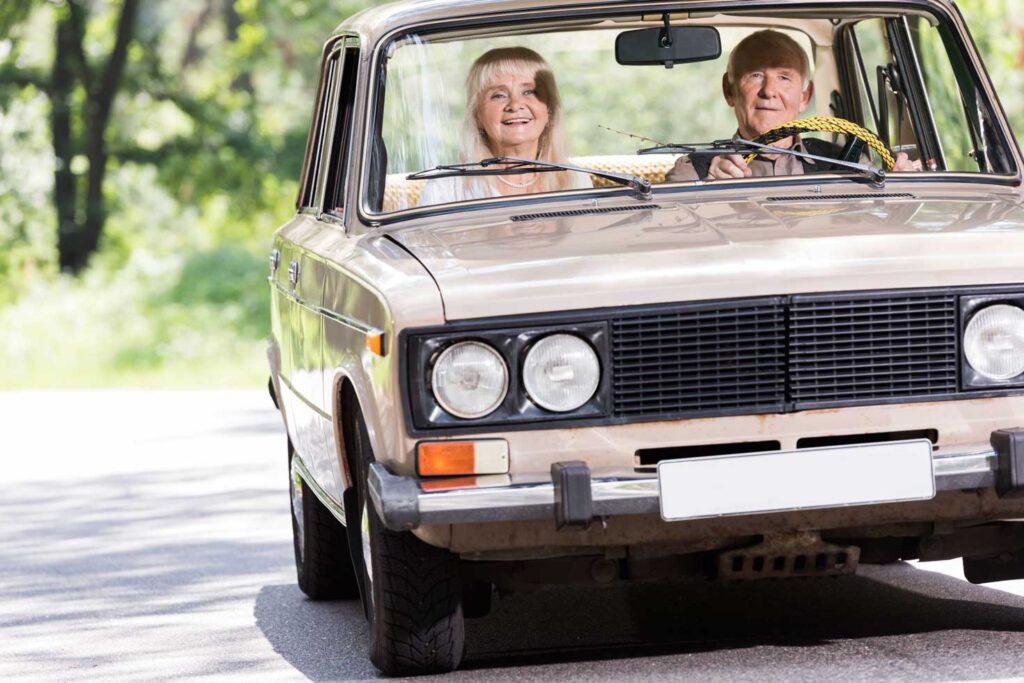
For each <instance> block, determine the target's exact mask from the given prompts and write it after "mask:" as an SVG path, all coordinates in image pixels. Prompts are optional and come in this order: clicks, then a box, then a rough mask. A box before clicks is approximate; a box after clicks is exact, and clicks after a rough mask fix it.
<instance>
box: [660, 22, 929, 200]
mask: <svg viewBox="0 0 1024 683" xmlns="http://www.w3.org/2000/svg"><path fill="white" fill-rule="evenodd" d="M722 93H723V94H724V95H725V101H726V102H727V103H728V104H729V106H730V107H732V108H733V111H734V112H735V113H736V122H737V124H739V127H738V129H737V132H736V135H737V136H739V137H741V138H744V139H746V140H753V139H754V138H756V137H757V136H758V135H761V134H762V133H765V132H767V131H768V130H770V129H772V128H774V127H776V126H779V125H781V124H783V123H786V122H788V121H792V120H793V119H797V118H800V114H801V113H803V111H804V110H805V109H807V105H808V104H809V103H810V101H811V96H812V95H813V94H814V83H813V82H811V79H810V64H809V63H808V59H807V55H806V54H805V53H804V51H803V48H801V47H800V46H799V45H798V44H797V42H796V41H795V40H793V39H792V38H790V37H789V36H787V35H786V34H784V33H780V32H779V31H771V30H764V31H757V32H756V33H752V34H750V35H749V36H747V37H746V38H744V39H743V40H741V41H740V42H739V44H738V45H737V46H736V48H735V49H734V50H733V51H732V54H731V55H729V66H728V70H727V71H726V73H725V74H723V75H722ZM772 146H774V147H782V148H786V149H789V148H792V149H794V150H796V151H801V152H805V153H808V154H814V155H817V156H826V157H828V156H831V157H836V156H838V155H839V152H840V148H839V147H837V146H836V145H833V144H832V143H830V142H825V141H822V140H810V139H808V140H806V141H805V140H801V139H800V136H798V135H794V136H792V137H788V138H784V139H782V140H779V141H777V142H774V143H772ZM829 170H831V168H830V165H829V164H824V163H823V162H814V161H813V160H810V159H801V158H800V157H796V156H791V155H788V154H766V155H760V156H758V157H757V158H755V159H754V160H753V161H751V162H750V164H749V165H748V164H746V163H745V162H744V160H743V157H742V156H740V155H738V154H725V155H720V156H716V157H713V158H710V159H708V157H697V156H695V157H694V158H693V159H692V160H691V159H690V158H689V157H685V156H684V157H681V158H680V159H679V161H677V162H676V165H675V167H674V168H673V169H672V170H671V171H670V172H669V174H668V177H667V178H666V179H667V180H668V181H670V182H679V181H687V180H697V179H706V180H713V179H724V178H747V177H751V176H755V177H761V176H775V175H798V174H803V173H813V172H815V171H821V172H824V171H829ZM893 170H894V171H910V170H914V167H913V165H912V164H911V163H910V161H909V159H908V158H907V155H906V154H903V153H900V154H899V155H897V157H896V166H895V168H894V169H893Z"/></svg>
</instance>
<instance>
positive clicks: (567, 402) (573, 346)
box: [523, 334, 601, 413]
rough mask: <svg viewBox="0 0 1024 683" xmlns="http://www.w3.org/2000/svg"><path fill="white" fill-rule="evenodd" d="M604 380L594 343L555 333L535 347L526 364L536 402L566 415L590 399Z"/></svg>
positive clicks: (526, 376)
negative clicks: (593, 346)
mask: <svg viewBox="0 0 1024 683" xmlns="http://www.w3.org/2000/svg"><path fill="white" fill-rule="evenodd" d="M600 380H601V364H600V363H599V362H598V360H597V354H596V353H594V349H592V348H591V347H590V344H588V343H587V342H585V341H583V340H582V339H580V338H579V337H575V336H573V335H571V334H553V335H551V336H550V337H544V338H543V339H541V340H540V341H539V342H537V343H536V344H534V345H533V348H532V349H530V352H529V353H527V354H526V362H525V363H524V365H523V383H524V384H525V385H526V392H527V393H528V394H529V395H530V398H531V399H532V400H533V402H534V403H536V404H537V405H539V406H540V407H542V408H547V409H548V410H553V411H555V412H557V413H564V412H567V411H570V410H575V409H577V408H579V407H580V406H581V405H583V404H584V403H586V402H587V401H589V400H590V397H591V396H593V395H594V392H595V391H596V390H597V385H598V382H600Z"/></svg>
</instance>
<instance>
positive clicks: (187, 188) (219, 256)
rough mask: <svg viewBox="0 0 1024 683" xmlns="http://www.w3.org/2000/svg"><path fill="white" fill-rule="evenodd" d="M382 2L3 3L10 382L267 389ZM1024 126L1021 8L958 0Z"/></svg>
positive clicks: (0, 167)
mask: <svg viewBox="0 0 1024 683" xmlns="http://www.w3.org/2000/svg"><path fill="white" fill-rule="evenodd" d="M368 4H372V3H370V2H369V1H368V0H163V1H160V2H157V1H156V0H0V368H2V369H0V388H4V387H14V386H47V385H49V386H73V385H102V384H126V383H127V384H168V383H172V384H173V383H179V384H195V383H196V382H197V381H202V382H206V383H210V384H225V383H226V384H237V383H256V382H259V378H260V377H261V376H262V375H264V374H265V359H264V356H263V353H262V344H263V341H262V340H263V338H265V336H266V334H267V328H268V317H269V316H268V309H267V301H268V298H267V291H266V285H265V281H264V277H265V273H266V252H267V247H268V244H269V240H270V235H271V233H272V232H273V230H274V229H275V228H276V227H277V226H278V225H280V224H281V223H283V222H284V221H285V220H286V219H287V218H288V216H289V215H290V214H291V213H292V211H293V201H294V195H295V190H296V185H295V183H296V180H297V178H298V173H299V166H300V164H301V156H302V153H303V150H304V140H305V135H306V129H307V126H308V120H309V114H310V111H311V105H312V101H313V97H312V93H313V90H314V88H315V85H316V82H315V81H316V75H317V74H316V71H317V66H318V60H319V55H320V48H321V45H322V42H323V40H324V39H325V38H326V37H327V35H328V33H329V32H330V30H331V29H332V28H333V27H334V26H335V25H336V24H338V23H339V22H340V21H341V20H342V19H344V18H345V17H346V16H348V15H350V14H352V13H354V12H355V11H358V10H359V9H361V8H363V7H364V6H366V5H368ZM958 4H959V6H960V8H961V10H962V11H963V12H964V14H965V15H966V17H967V19H968V23H969V24H970V25H971V27H972V30H973V33H974V37H975V40H976V42H977V44H978V47H979V49H980V50H981V51H982V53H983V55H984V57H985V59H986V62H987V65H988V67H989V70H990V72H991V74H992V76H993V79H994V80H995V82H996V84H997V87H998V89H999V92H1000V96H1001V98H1002V102H1003V106H1004V108H1005V109H1006V111H1007V112H1008V113H1009V114H1010V115H1011V117H1013V118H1014V124H1015V127H1016V130H1017V131H1018V132H1020V131H1022V130H1024V101H1022V100H1024V82H1022V81H1024V69H1022V67H1024V41H1022V26H1024V21H1022V20H1020V19H1019V18H1017V15H1016V14H1015V13H1012V12H1011V9H1013V8H1016V7H1017V0H960V2H959V3H958Z"/></svg>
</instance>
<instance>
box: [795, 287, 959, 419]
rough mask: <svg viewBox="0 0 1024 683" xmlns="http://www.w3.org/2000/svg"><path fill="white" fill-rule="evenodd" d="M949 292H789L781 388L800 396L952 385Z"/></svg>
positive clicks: (908, 392) (827, 397)
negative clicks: (805, 295) (803, 295)
mask: <svg viewBox="0 0 1024 683" xmlns="http://www.w3.org/2000/svg"><path fill="white" fill-rule="evenodd" d="M956 310H957V304H956V297H955V296H952V295H941V294H938V295H933V296H903V297H891V298H890V297H887V298H858V299H840V300H836V299H820V298H816V297H815V298H813V299H794V301H793V303H792V305H791V307H790V328H789V334H790V350H789V356H790V357H789V391H790V396H791V400H793V401H794V402H795V403H796V404H797V406H796V407H797V408H800V407H802V406H801V404H803V403H821V402H837V401H846V400H861V399H887V398H899V397H905V396H927V395H931V394H948V393H953V392H955V391H956V389H957V336H958V335H957V329H956Z"/></svg>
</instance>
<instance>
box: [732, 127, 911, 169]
mask: <svg viewBox="0 0 1024 683" xmlns="http://www.w3.org/2000/svg"><path fill="white" fill-rule="evenodd" d="M808 131H817V132H820V133H840V134H842V135H847V136H850V135H852V136H853V137H855V138H859V139H861V140H863V141H864V143H865V144H866V145H867V146H868V147H870V148H871V149H873V150H874V151H875V152H876V153H877V154H878V156H880V157H881V158H882V163H883V164H884V165H885V170H886V171H891V170H892V167H893V166H894V165H895V164H896V160H895V159H893V156H892V152H890V151H889V150H888V149H886V147H885V145H884V144H883V143H882V141H881V140H879V139H878V138H877V137H876V136H875V134H874V133H872V132H871V131H869V130H868V129H867V128H863V127H861V126H858V125H857V124H856V123H854V122H853V121H847V120H846V119H840V118H836V117H834V116H809V117H807V118H806V119H794V120H792V121H788V122H786V123H784V124H782V125H781V126H776V127H775V128H772V129H771V130H769V131H768V132H766V133H764V134H763V135H759V136H757V138H756V139H755V140H754V142H760V143H761V144H764V145H770V144H771V143H773V142H775V141H777V140H781V139H782V138H788V137H789V136H790V135H793V134H794V133H801V132H808ZM756 156H757V154H749V155H747V157H746V162H747V163H748V164H749V163H750V162H751V161H753V160H754V157H756Z"/></svg>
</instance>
